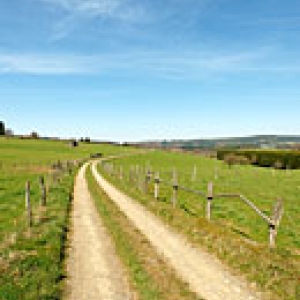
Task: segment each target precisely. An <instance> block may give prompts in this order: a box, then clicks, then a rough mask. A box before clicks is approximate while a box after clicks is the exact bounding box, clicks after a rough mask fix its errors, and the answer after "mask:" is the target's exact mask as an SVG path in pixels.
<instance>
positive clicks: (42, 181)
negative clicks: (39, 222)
mask: <svg viewBox="0 0 300 300" xmlns="http://www.w3.org/2000/svg"><path fill="white" fill-rule="evenodd" d="M40 188H41V206H46V204H47V192H46V185H45V178H44V176H40Z"/></svg>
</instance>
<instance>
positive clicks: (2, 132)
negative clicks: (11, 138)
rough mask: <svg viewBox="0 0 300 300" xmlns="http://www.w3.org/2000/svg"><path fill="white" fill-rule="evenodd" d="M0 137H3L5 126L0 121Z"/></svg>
mask: <svg viewBox="0 0 300 300" xmlns="http://www.w3.org/2000/svg"><path fill="white" fill-rule="evenodd" d="M0 135H5V125H4V122H2V121H0Z"/></svg>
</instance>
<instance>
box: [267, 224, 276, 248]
mask: <svg viewBox="0 0 300 300" xmlns="http://www.w3.org/2000/svg"><path fill="white" fill-rule="evenodd" d="M269 233H270V234H269V242H270V248H272V249H273V248H275V247H276V241H275V240H276V235H277V230H276V225H275V224H274V223H270V224H269Z"/></svg>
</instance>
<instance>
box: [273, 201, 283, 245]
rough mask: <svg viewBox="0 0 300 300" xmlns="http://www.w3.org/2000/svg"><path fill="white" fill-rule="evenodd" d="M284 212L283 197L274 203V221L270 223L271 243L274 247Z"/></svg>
mask: <svg viewBox="0 0 300 300" xmlns="http://www.w3.org/2000/svg"><path fill="white" fill-rule="evenodd" d="M283 213H284V208H283V201H282V199H278V200H277V202H276V203H275V205H274V209H273V216H272V223H270V224H269V243H270V248H272V249H273V248H275V247H276V236H277V228H278V227H279V224H280V221H281V219H282V216H283Z"/></svg>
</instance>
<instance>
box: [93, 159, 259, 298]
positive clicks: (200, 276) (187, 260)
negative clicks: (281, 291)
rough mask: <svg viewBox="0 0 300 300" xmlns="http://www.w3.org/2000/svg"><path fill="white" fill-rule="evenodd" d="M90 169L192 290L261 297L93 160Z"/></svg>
mask: <svg viewBox="0 0 300 300" xmlns="http://www.w3.org/2000/svg"><path fill="white" fill-rule="evenodd" d="M92 171H93V174H94V176H95V178H96V180H97V182H98V184H99V185H100V186H101V187H102V188H103V190H104V191H105V192H106V194H107V195H108V196H109V197H110V198H111V199H112V200H113V201H114V202H115V203H116V204H117V205H118V206H119V208H120V209H121V211H123V213H124V214H125V215H126V216H127V217H128V219H130V220H131V221H132V222H133V224H134V225H135V226H136V227H137V228H138V229H139V230H140V231H141V232H142V233H143V234H144V235H145V236H146V237H147V238H148V239H149V241H150V242H151V243H152V245H153V246H154V247H155V248H156V249H157V252H158V253H160V254H161V255H163V256H164V257H165V259H166V260H167V261H168V262H169V263H170V265H171V266H172V267H173V268H174V269H175V270H176V272H177V274H178V276H179V277H181V278H182V279H183V280H184V281H185V282H187V283H188V284H189V286H190V288H191V290H192V291H194V292H196V293H197V294H198V295H199V296H200V297H203V298H204V299H207V300H250V299H252V300H254V299H255V300H258V299H261V296H260V295H258V293H256V292H254V291H251V290H250V289H249V287H248V286H247V285H246V283H245V282H243V281H242V280H241V279H239V278H236V277H235V276H233V275H232V274H231V273H230V272H229V271H228V270H227V269H226V268H225V266H224V265H223V264H222V263H221V262H220V261H218V260H217V259H215V258H214V257H213V256H211V255H210V254H208V253H206V252H204V251H201V250H200V249H195V248H193V247H192V246H191V245H190V244H189V243H188V242H187V241H186V239H185V238H184V237H183V236H181V235H179V234H177V233H175V232H173V231H172V230H171V229H170V228H167V227H166V225H164V224H163V223H162V222H161V221H160V220H159V219H157V218H156V217H155V216H154V215H153V214H151V213H150V212H148V211H147V210H146V209H145V208H144V207H143V206H141V205H140V204H138V203H137V202H136V201H134V200H133V199H131V198H130V197H128V196H126V195H125V194H123V193H121V192H120V191H118V190H117V189H116V188H115V187H113V186H112V185H111V184H110V183H108V182H107V181H106V180H105V179H104V178H103V177H102V176H101V175H99V173H98V172H97V170H96V163H95V162H94V163H93V164H92Z"/></svg>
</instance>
